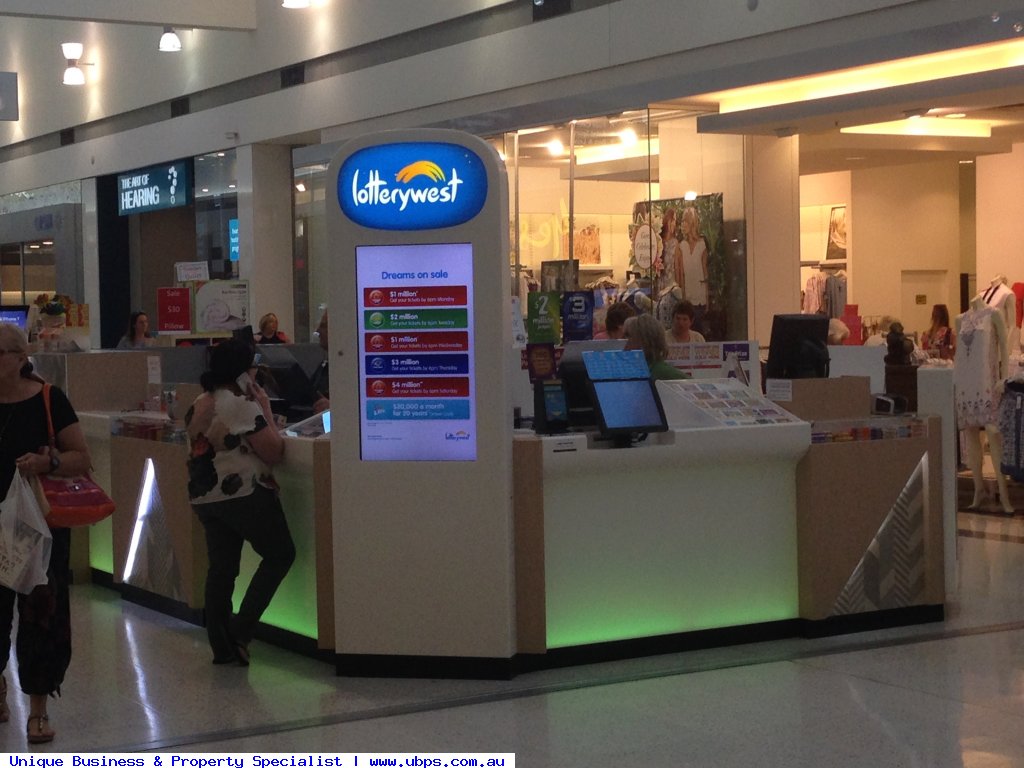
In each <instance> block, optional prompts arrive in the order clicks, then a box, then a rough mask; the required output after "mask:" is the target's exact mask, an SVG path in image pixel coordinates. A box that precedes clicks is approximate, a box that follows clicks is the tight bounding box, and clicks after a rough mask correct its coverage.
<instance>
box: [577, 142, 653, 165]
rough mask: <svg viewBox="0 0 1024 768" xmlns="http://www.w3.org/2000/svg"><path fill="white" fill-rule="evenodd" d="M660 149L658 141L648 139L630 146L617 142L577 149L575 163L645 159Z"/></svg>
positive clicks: (585, 163)
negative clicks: (634, 158) (632, 158)
mask: <svg viewBox="0 0 1024 768" xmlns="http://www.w3.org/2000/svg"><path fill="white" fill-rule="evenodd" d="M620 138H621V137H620ZM660 149H661V144H660V143H659V141H658V139H650V140H649V141H640V140H639V139H637V140H635V141H634V142H632V143H631V144H627V143H625V142H623V141H617V142H614V143H611V144H597V145H594V146H588V147H577V148H576V163H577V164H578V165H589V164H591V163H606V162H609V161H612V160H625V159H626V158H631V157H647V155H648V154H650V155H651V157H654V156H655V155H657V154H659V152H660Z"/></svg>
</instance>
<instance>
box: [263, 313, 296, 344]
mask: <svg viewBox="0 0 1024 768" xmlns="http://www.w3.org/2000/svg"><path fill="white" fill-rule="evenodd" d="M256 343H257V344H290V343H291V339H289V338H288V337H287V336H285V334H284V332H283V331H279V330H278V329H277V315H275V314H274V313H273V312H267V314H265V315H264V316H263V317H261V318H260V332H259V333H258V334H256Z"/></svg>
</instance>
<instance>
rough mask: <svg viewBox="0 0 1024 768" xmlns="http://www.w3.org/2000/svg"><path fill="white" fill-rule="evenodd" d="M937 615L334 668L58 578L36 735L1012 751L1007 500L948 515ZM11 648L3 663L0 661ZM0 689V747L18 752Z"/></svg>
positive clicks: (572, 759) (672, 754)
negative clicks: (227, 647)
mask: <svg viewBox="0 0 1024 768" xmlns="http://www.w3.org/2000/svg"><path fill="white" fill-rule="evenodd" d="M959 529H960V535H959V536H958V550H959V576H958V586H957V592H956V594H955V595H954V596H953V597H952V600H951V603H950V605H949V611H948V613H949V616H948V618H947V620H946V621H945V622H943V623H941V624H927V625H922V626H917V627H909V628H899V629H894V630H887V631H882V632H871V633H862V634H855V635H846V636H842V637H833V638H826V639H821V640H801V639H794V640H787V641H781V642H772V643H761V644H752V645H745V646H738V647H733V648H726V649H716V650H709V651H702V652H694V653H686V654H678V655H667V656H658V657H651V658H646V659H637V660H633V661H628V662H618V663H612V664H600V665H593V666H587V667H576V668H571V669H565V670H556V671H548V672H543V673H536V674H527V675H522V676H520V677H519V678H517V679H515V680H512V681H503V682H495V681H466V680H462V681H436V680H379V679H356V678H338V677H336V676H334V674H333V669H332V667H331V666H330V665H328V664H325V663H323V662H319V661H315V660H312V659H308V658H303V657H299V656H296V655H293V654H291V653H288V652H285V651H282V650H280V649H277V648H275V647H272V646H269V645H265V644H262V643H258V642H257V643H254V645H253V647H252V651H253V664H252V666H251V667H249V668H248V669H242V668H235V667H231V668H224V667H215V666H213V665H211V664H210V663H209V653H208V651H207V647H206V643H205V635H204V633H203V630H202V629H200V628H197V627H194V626H191V625H188V624H184V623H181V622H178V621H175V620H173V619H171V618H168V617H166V616H163V615H161V614H158V613H154V612H152V611H150V610H147V609H145V608H141V607H139V606H136V605H133V604H130V603H127V602H123V601H121V600H120V599H119V598H118V597H117V595H116V594H115V593H113V592H111V591H109V590H106V589H103V588H100V587H94V586H91V585H86V586H78V587H75V588H74V589H73V605H72V611H73V617H74V633H75V641H74V642H75V656H74V659H73V660H72V663H71V668H70V670H69V673H68V679H67V681H66V684H65V687H64V695H63V697H62V698H60V699H58V700H55V701H53V702H52V704H51V707H50V713H51V717H52V724H53V726H54V728H55V729H56V730H57V732H58V733H57V739H56V740H55V741H54V742H53V744H51V745H48V746H43V747H33V748H32V751H33V752H37V753H46V752H77V751H83V752H84V751H105V752H124V751H136V750H148V751H175V752H198V751H203V752H242V753H249V752H282V751H296V750H298V751H302V752H357V751H365V752H385V751H401V752H418V753H420V754H422V753H424V752H440V751H446V752H447V751H454V752H470V751H473V752H475V751H477V750H486V751H488V752H514V753H516V764H517V765H519V766H558V767H559V768H573V767H574V766H588V767H593V766H643V765H664V766H737V767H739V766H742V767H743V768H749V766H759V767H762V768H767V767H770V766H780V767H781V766H786V768H794V767H796V766H815V767H816V768H817V767H820V766H840V767H841V766H965V767H966V768H988V767H989V766H1000V767H1004V766H1024V514H1019V515H1018V516H1016V517H1013V518H1008V517H1005V516H1002V515H1000V514H995V513H988V512H983V513H966V512H962V513H961V514H960V516H959ZM11 666H12V667H13V663H12V665H11ZM15 674H16V672H15V671H14V670H13V669H9V670H8V677H9V678H10V677H11V676H12V675H15ZM11 688H12V693H11V696H10V699H11V704H12V709H13V714H12V717H11V721H10V722H8V723H6V724H3V725H0V751H9V752H24V751H26V750H27V749H28V748H27V745H26V743H25V736H24V730H23V726H24V723H25V716H26V714H27V712H26V701H25V698H24V697H23V696H21V695H18V694H15V693H14V688H15V686H14V685H12V686H11Z"/></svg>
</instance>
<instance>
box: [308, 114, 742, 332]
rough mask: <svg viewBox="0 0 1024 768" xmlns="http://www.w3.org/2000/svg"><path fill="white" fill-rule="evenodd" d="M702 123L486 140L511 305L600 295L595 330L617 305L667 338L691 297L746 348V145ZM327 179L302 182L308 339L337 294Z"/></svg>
mask: <svg viewBox="0 0 1024 768" xmlns="http://www.w3.org/2000/svg"><path fill="white" fill-rule="evenodd" d="M697 114H698V113H697V112H696V111H693V110H690V109H686V108H680V107H675V106H671V107H670V106H665V107H655V106H652V107H649V108H641V109H636V110H631V111H626V112H622V113H618V114H614V115H606V116H602V117H596V118H588V119H582V120H575V121H572V122H569V123H565V124H560V125H542V126H535V127H532V128H525V129H522V130H518V131H515V132H509V133H505V134H501V135H499V136H490V137H485V138H486V140H487V141H489V142H490V143H491V144H492V146H494V148H495V150H496V151H497V152H498V153H499V155H500V157H501V158H502V159H503V160H504V162H505V165H506V168H507V171H508V182H509V210H510V217H511V221H510V223H509V240H510V262H511V263H510V270H511V274H512V293H513V295H516V296H519V297H520V298H521V299H524V298H525V295H526V294H527V293H528V292H529V291H533V290H558V291H563V292H564V291H576V290H583V291H593V294H594V305H595V312H594V327H595V329H600V327H602V322H603V314H604V311H605V310H606V308H607V306H608V305H609V304H610V303H611V302H613V301H616V300H619V299H623V298H630V299H631V300H632V301H633V302H634V303H635V305H636V306H637V307H638V308H640V309H642V310H644V311H649V312H652V313H654V314H655V315H656V316H657V317H659V319H661V320H662V322H663V324H665V326H666V327H668V325H669V323H670V322H671V311H672V307H673V305H674V304H675V303H676V302H678V301H681V300H683V299H686V300H689V301H690V302H691V303H693V304H694V306H695V308H696V310H697V317H696V319H697V323H698V327H699V328H700V329H702V330H703V331H704V332H705V336H707V338H708V339H709V340H727V339H745V338H747V334H748V330H747V274H746V229H745V226H744V187H743V179H744V170H743V169H744V140H743V137H741V136H725V135H711V136H707V135H700V134H698V133H697V125H696V118H697ZM326 174H327V167H326V165H323V164H318V165H308V166H303V167H298V168H296V169H295V171H294V184H295V193H294V199H295V250H294V258H295V263H296V265H297V266H298V265H302V267H303V268H304V270H305V273H304V274H303V273H300V272H299V271H298V269H297V270H296V274H295V276H296V283H295V306H296V308H297V312H298V311H299V310H298V308H299V307H305V308H306V311H307V312H308V321H309V323H310V327H312V326H314V325H315V324H316V319H317V317H318V316H319V312H320V308H321V307H322V306H323V305H324V304H325V303H326V301H327V286H328V284H329V281H328V280H326V279H325V277H326V275H327V268H328V258H329V249H328V243H327V238H326V232H325V225H324V221H325V199H326V195H325V183H326ZM666 247H667V248H668V249H669V252H668V253H667V254H666V252H665V249H666ZM299 319H301V318H297V320H299Z"/></svg>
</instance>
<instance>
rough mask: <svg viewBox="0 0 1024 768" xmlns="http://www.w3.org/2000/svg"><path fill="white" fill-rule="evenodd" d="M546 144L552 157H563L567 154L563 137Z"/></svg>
mask: <svg viewBox="0 0 1024 768" xmlns="http://www.w3.org/2000/svg"><path fill="white" fill-rule="evenodd" d="M545 146H547V148H548V153H549V154H550V155H551V156H552V157H561V156H562V155H564V154H565V144H563V143H562V140H561V139H552V140H551V141H549V142H548V143H547V144H546V145H545Z"/></svg>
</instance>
